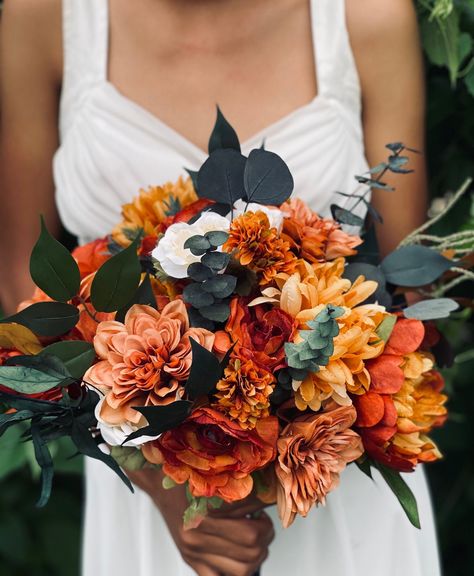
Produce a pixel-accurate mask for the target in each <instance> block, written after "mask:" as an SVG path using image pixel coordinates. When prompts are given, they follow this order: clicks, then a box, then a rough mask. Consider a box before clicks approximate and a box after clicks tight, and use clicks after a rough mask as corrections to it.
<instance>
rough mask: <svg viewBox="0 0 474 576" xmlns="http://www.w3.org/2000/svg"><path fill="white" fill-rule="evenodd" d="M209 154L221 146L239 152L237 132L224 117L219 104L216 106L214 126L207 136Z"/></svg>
mask: <svg viewBox="0 0 474 576" xmlns="http://www.w3.org/2000/svg"><path fill="white" fill-rule="evenodd" d="M208 148H209V154H211V153H212V152H214V151H215V150H220V149H222V148H231V149H233V150H236V151H237V152H240V142H239V138H238V136H237V133H236V132H235V130H234V129H233V128H232V126H231V125H230V124H229V122H228V121H227V120H226V119H225V117H224V115H223V114H222V112H221V109H220V108H219V106H217V116H216V122H215V124H214V128H213V130H212V133H211V137H210V138H209V147H208Z"/></svg>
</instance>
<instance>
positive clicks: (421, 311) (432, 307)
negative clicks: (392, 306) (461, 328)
mask: <svg viewBox="0 0 474 576" xmlns="http://www.w3.org/2000/svg"><path fill="white" fill-rule="evenodd" d="M458 308H459V304H458V303H457V302H455V301H454V300H452V299H451V298H434V299H432V300H423V301H421V302H417V303H416V304H412V305H411V306H408V308H405V309H404V310H403V315H404V316H405V318H414V319H416V320H422V321H426V320H438V319H439V318H447V317H448V316H449V315H450V314H451V312H454V311H455V310H457V309H458Z"/></svg>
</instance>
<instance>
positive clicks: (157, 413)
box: [124, 339, 192, 444]
mask: <svg viewBox="0 0 474 576" xmlns="http://www.w3.org/2000/svg"><path fill="white" fill-rule="evenodd" d="M191 340H192V339H191ZM191 408H192V402H188V401H187V400H177V401H176V402H172V403H171V404H166V405H165V406H136V407H134V410H137V412H140V414H143V416H145V418H146V419H147V422H148V425H147V426H144V427H143V428H140V429H139V430H136V431H135V432H132V434H130V435H129V436H127V438H126V439H125V441H124V444H125V443H127V442H130V440H135V439H136V438H141V437H142V436H159V435H160V434H163V433H164V432H167V431H168V430H171V429H172V428H176V426H179V425H180V424H181V423H182V422H184V420H186V418H187V417H188V415H189V413H190V412H191Z"/></svg>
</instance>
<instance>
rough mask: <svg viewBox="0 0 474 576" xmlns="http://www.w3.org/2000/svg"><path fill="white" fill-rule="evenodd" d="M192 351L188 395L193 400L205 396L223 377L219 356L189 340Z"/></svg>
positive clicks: (191, 339) (187, 387) (187, 383)
mask: <svg viewBox="0 0 474 576" xmlns="http://www.w3.org/2000/svg"><path fill="white" fill-rule="evenodd" d="M189 341H190V343H191V349H192V354H193V355H192V364H191V370H190V372H189V378H188V380H187V382H186V385H185V387H186V393H187V395H188V397H189V398H190V399H191V400H194V399H196V398H198V397H199V396H205V395H206V394H209V393H210V392H211V390H213V389H214V387H215V385H216V384H217V382H218V381H219V380H220V378H221V376H222V368H221V364H220V362H219V359H218V358H217V356H215V355H214V354H213V353H212V352H209V350H206V348H204V347H203V346H201V344H199V342H197V341H196V340H194V338H190V339H189Z"/></svg>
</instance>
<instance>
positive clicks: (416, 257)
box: [380, 246, 455, 287]
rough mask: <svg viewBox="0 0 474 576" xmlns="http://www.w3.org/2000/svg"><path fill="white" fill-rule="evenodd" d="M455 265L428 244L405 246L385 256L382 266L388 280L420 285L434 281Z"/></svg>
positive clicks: (413, 285) (397, 283)
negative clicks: (427, 245)
mask: <svg viewBox="0 0 474 576" xmlns="http://www.w3.org/2000/svg"><path fill="white" fill-rule="evenodd" d="M454 265H455V262H453V261H452V260H448V258H445V257H444V256H441V254H439V253H438V252H436V251H435V250H432V249H431V248H428V247H426V246H403V247H402V248H398V249H397V250H395V251H394V252H392V253H391V254H389V255H388V256H387V257H386V258H384V260H383V261H382V263H381V265H380V267H381V269H382V272H383V273H384V275H385V278H386V279H387V280H388V282H391V283H392V284H395V285H396V286H409V287H419V286H425V285H426V284H430V283H431V282H434V281H435V280H437V279H438V278H439V277H440V276H441V275H442V274H444V273H445V272H446V271H447V270H449V269H450V268H451V267H452V266H454Z"/></svg>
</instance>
